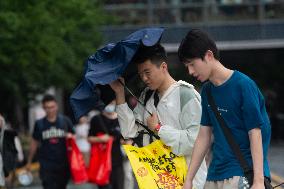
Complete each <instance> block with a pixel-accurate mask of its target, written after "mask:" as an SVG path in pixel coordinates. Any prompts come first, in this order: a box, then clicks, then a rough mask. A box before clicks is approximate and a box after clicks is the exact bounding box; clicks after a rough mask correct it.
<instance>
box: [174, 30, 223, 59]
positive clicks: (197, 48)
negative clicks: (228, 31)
mask: <svg viewBox="0 0 284 189" xmlns="http://www.w3.org/2000/svg"><path fill="white" fill-rule="evenodd" d="M208 50H210V51H212V52H213V55H214V58H215V59H217V60H219V59H220V55H219V50H218V48H217V46H216V43H215V42H214V40H213V39H212V38H211V37H210V36H209V35H208V34H207V33H205V32H204V31H202V30H200V29H192V30H190V31H189V32H188V33H187V35H186V36H185V38H184V39H183V40H182V42H181V43H180V46H179V48H178V57H179V60H180V61H181V62H185V61H186V60H187V59H193V58H201V59H203V58H204V56H205V53H206V52H207V51H208Z"/></svg>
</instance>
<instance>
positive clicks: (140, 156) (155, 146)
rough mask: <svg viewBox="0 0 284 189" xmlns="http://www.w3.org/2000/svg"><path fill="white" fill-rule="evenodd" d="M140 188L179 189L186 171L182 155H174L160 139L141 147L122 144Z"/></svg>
mask: <svg viewBox="0 0 284 189" xmlns="http://www.w3.org/2000/svg"><path fill="white" fill-rule="evenodd" d="M123 147H124V149H125V151H126V154H127V156H128V158H129V160H130V163H131V166H132V169H133V171H134V174H135V177H136V179H137V182H138V185H139V188H140V189H144V188H145V189H146V188H147V189H167V188H171V189H180V188H182V186H183V183H184V179H185V176H186V172H187V165H186V161H185V158H184V157H179V156H177V155H175V154H174V153H173V152H172V151H171V149H170V148H169V147H168V146H166V145H164V144H163V143H162V141H160V140H156V141H155V142H153V143H151V144H149V145H147V146H144V147H142V148H139V147H135V146H131V145H124V146H123Z"/></svg>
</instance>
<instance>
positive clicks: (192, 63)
mask: <svg viewBox="0 0 284 189" xmlns="http://www.w3.org/2000/svg"><path fill="white" fill-rule="evenodd" d="M178 55H179V58H180V60H181V62H183V63H184V64H185V66H186V67H187V69H188V72H189V74H190V75H192V76H194V77H196V78H197V80H199V81H201V82H205V81H207V80H209V81H208V82H207V83H205V84H204V85H203V88H202V92H201V97H202V117H201V125H202V127H201V129H200V132H199V135H198V137H197V140H196V142H195V145H194V150H193V154H192V161H191V163H190V166H189V169H188V174H187V178H186V181H185V185H184V188H185V189H191V188H192V180H193V178H194V176H195V174H196V171H197V170H198V167H199V166H200V164H201V162H202V159H203V158H204V156H205V155H206V153H207V151H208V149H209V148H211V136H212V133H213V136H214V139H213V144H212V154H213V156H212V161H211V163H210V166H209V169H208V175H207V182H206V184H205V188H206V189H208V188H209V189H225V188H230V189H237V188H244V187H245V185H246V184H247V182H246V180H245V179H244V173H243V170H242V168H241V166H240V163H239V161H238V160H237V158H236V156H235V155H234V153H233V151H232V149H231V147H230V145H229V144H228V142H227V140H226V138H225V136H224V133H223V131H222V129H221V127H220V125H219V123H218V121H217V119H216V117H215V115H214V112H213V111H212V109H211V107H210V106H209V105H208V100H207V94H206V90H207V89H208V88H209V90H210V91H211V94H212V96H213V99H214V101H215V104H216V106H217V111H218V112H219V113H220V114H221V116H222V117H223V118H224V120H225V122H226V124H227V125H228V127H229V129H230V131H231V133H232V134H233V137H234V138H233V139H234V140H235V141H236V143H237V144H238V145H239V147H240V149H241V152H242V154H243V156H244V158H245V159H246V161H247V163H248V164H249V166H251V168H252V169H253V171H254V178H253V184H252V187H251V188H253V189H264V177H270V171H269V166H268V161H267V151H268V147H269V143H270V134H271V126H270V122H269V118H268V115H267V113H266V109H265V102H264V98H263V96H262V94H261V92H260V91H259V89H258V87H257V86H256V84H255V82H254V81H253V80H251V79H250V78H249V77H248V76H246V75H245V74H243V73H241V72H239V71H234V70H230V69H228V68H226V67H224V66H223V65H222V64H221V63H220V61H219V52H218V49H217V47H216V44H215V42H214V41H213V40H212V39H211V38H210V37H209V36H208V35H207V34H206V33H205V32H203V31H201V30H198V29H193V30H191V31H189V32H188V34H187V35H186V37H185V38H184V39H183V41H182V42H181V44H180V47H179V50H178Z"/></svg>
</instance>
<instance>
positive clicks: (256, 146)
mask: <svg viewBox="0 0 284 189" xmlns="http://www.w3.org/2000/svg"><path fill="white" fill-rule="evenodd" d="M249 140H250V150H251V155H252V162H253V172H254V177H253V186H252V188H260V187H262V188H264V176H263V149H262V136H261V129H260V128H254V129H251V130H250V131H249Z"/></svg>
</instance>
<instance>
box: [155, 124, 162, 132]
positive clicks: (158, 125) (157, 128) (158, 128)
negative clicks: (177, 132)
mask: <svg viewBox="0 0 284 189" xmlns="http://www.w3.org/2000/svg"><path fill="white" fill-rule="evenodd" d="M160 128H161V124H160V123H158V124H157V125H156V127H155V131H156V132H159V130H160Z"/></svg>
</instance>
